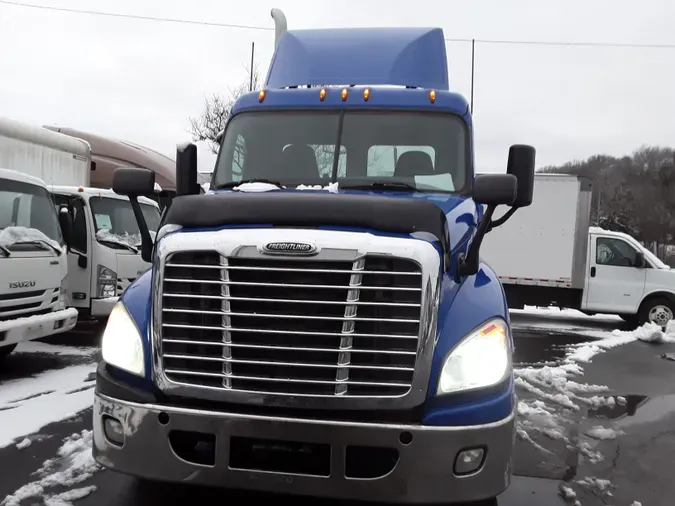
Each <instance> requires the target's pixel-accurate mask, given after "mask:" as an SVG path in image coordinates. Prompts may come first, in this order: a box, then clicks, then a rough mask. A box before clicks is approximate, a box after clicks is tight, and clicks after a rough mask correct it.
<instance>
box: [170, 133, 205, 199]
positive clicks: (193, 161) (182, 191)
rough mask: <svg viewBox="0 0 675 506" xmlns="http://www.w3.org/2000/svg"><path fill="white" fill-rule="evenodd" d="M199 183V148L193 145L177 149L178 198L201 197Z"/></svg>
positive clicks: (180, 146)
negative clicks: (186, 196)
mask: <svg viewBox="0 0 675 506" xmlns="http://www.w3.org/2000/svg"><path fill="white" fill-rule="evenodd" d="M199 193H200V186H199V183H198V182H197V146H196V145H195V144H192V143H188V144H184V145H179V146H178V147H177V149H176V196H177V197H178V196H180V195H199Z"/></svg>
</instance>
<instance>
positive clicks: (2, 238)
mask: <svg viewBox="0 0 675 506" xmlns="http://www.w3.org/2000/svg"><path fill="white" fill-rule="evenodd" d="M0 246H2V248H1V251H0V257H2V256H9V255H8V252H10V253H11V252H12V251H36V250H49V251H53V252H56V253H60V251H61V248H62V247H63V236H62V235H61V227H60V226H59V220H58V218H57V215H56V210H55V208H54V203H53V201H52V198H51V196H50V194H49V192H48V191H47V190H46V189H45V188H42V187H40V186H37V185H34V184H30V183H24V182H20V181H14V180H11V179H2V180H0Z"/></svg>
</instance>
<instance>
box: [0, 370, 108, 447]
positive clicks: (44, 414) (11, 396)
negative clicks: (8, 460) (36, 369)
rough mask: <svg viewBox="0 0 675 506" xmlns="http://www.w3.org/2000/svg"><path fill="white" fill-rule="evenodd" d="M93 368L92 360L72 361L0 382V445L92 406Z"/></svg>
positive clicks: (2, 445)
mask: <svg viewBox="0 0 675 506" xmlns="http://www.w3.org/2000/svg"><path fill="white" fill-rule="evenodd" d="M94 371H96V364H95V363H92V364H83V365H75V366H71V367H68V368H65V369H56V370H51V371H46V372H43V373H42V374H40V375H38V376H35V377H33V378H22V379H18V380H14V381H8V382H5V383H3V385H2V387H3V388H2V389H0V410H2V411H6V416H5V417H3V419H2V425H1V426H0V448H4V447H6V446H9V445H11V444H13V443H14V444H16V443H15V441H16V440H17V439H19V438H24V437H25V436H26V435H28V434H33V433H35V432H37V431H39V430H40V429H41V428H42V427H44V426H45V425H49V424H50V423H52V422H58V421H61V420H66V419H68V418H71V417H73V416H76V415H77V414H78V413H80V412H81V411H83V410H85V409H87V408H89V407H91V406H92V405H93V403H94V386H95V381H94V380H92V379H90V374H91V373H92V372H94ZM19 444H21V443H19Z"/></svg>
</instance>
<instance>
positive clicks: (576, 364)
mask: <svg viewBox="0 0 675 506" xmlns="http://www.w3.org/2000/svg"><path fill="white" fill-rule="evenodd" d="M603 334H604V336H605V337H604V338H603V339H599V340H596V341H592V342H589V343H581V344H573V345H570V346H569V347H568V349H567V352H566V354H565V357H564V358H563V359H562V360H561V361H559V362H558V363H557V365H555V366H545V367H524V368H517V369H515V370H514V375H515V378H516V379H515V382H516V388H517V390H518V391H519V397H520V398H521V399H522V400H519V402H518V420H517V436H518V437H519V438H520V439H521V440H523V441H526V442H528V443H530V444H532V445H533V446H534V447H535V448H536V449H538V450H539V451H541V452H542V453H545V454H549V455H551V454H553V452H552V451H551V450H550V449H548V448H546V440H551V441H562V442H563V443H564V444H565V445H566V447H567V448H568V450H574V451H576V452H578V453H579V454H580V455H581V456H583V457H585V458H586V459H588V461H589V462H590V463H598V462H601V461H602V460H604V458H605V457H604V455H603V454H602V453H600V452H598V451H597V450H595V449H594V446H595V445H594V443H593V441H598V440H613V439H616V438H617V437H618V436H620V435H622V432H621V431H620V430H618V429H617V428H615V427H605V426H602V425H596V426H594V427H592V428H590V429H589V430H586V431H585V433H583V434H581V435H579V434H577V433H576V432H577V430H578V421H576V420H575V417H574V415H575V414H577V413H579V414H580V415H581V416H584V413H586V412H587V411H588V410H589V409H597V408H599V407H601V406H610V407H611V406H613V405H614V404H619V405H623V404H625V403H626V399H625V398H623V397H620V396H609V395H603V394H606V393H607V392H609V388H608V387H607V386H605V385H590V384H586V383H583V382H582V379H583V375H584V366H585V365H586V364H587V363H589V362H591V361H592V360H593V357H595V356H596V355H598V354H601V353H605V352H606V351H607V350H609V349H612V348H614V347H616V346H621V345H625V344H628V343H631V342H634V341H638V340H640V341H644V342H650V343H657V344H658V343H673V342H675V322H670V324H669V325H668V327H667V328H666V330H665V332H664V331H662V330H661V328H660V327H659V326H658V325H655V324H651V323H647V324H645V325H643V326H642V327H640V328H638V329H636V330H634V331H632V332H622V331H619V330H614V331H613V332H611V333H609V332H604V333H603ZM577 485H579V486H581V487H583V488H585V489H589V488H592V489H593V493H595V494H598V495H600V496H611V483H609V482H607V481H606V480H597V479H595V478H591V477H586V478H584V479H582V480H581V481H579V482H577ZM560 494H561V496H563V498H565V499H566V500H567V501H568V502H570V503H574V504H575V505H580V504H581V503H580V501H579V499H577V493H576V492H575V491H574V490H573V488H571V485H570V484H561V487H560Z"/></svg>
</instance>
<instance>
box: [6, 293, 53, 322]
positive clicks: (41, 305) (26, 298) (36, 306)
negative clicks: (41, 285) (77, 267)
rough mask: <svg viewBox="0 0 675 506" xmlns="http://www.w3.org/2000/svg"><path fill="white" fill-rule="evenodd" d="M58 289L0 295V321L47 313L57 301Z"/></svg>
mask: <svg viewBox="0 0 675 506" xmlns="http://www.w3.org/2000/svg"><path fill="white" fill-rule="evenodd" d="M58 298H59V289H58V288H54V289H48V290H34V291H29V292H19V293H8V294H2V295H0V321H4V320H12V319H15V318H26V317H29V316H35V315H38V314H44V313H48V312H50V311H51V310H52V306H53V305H54V304H56V302H58Z"/></svg>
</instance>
